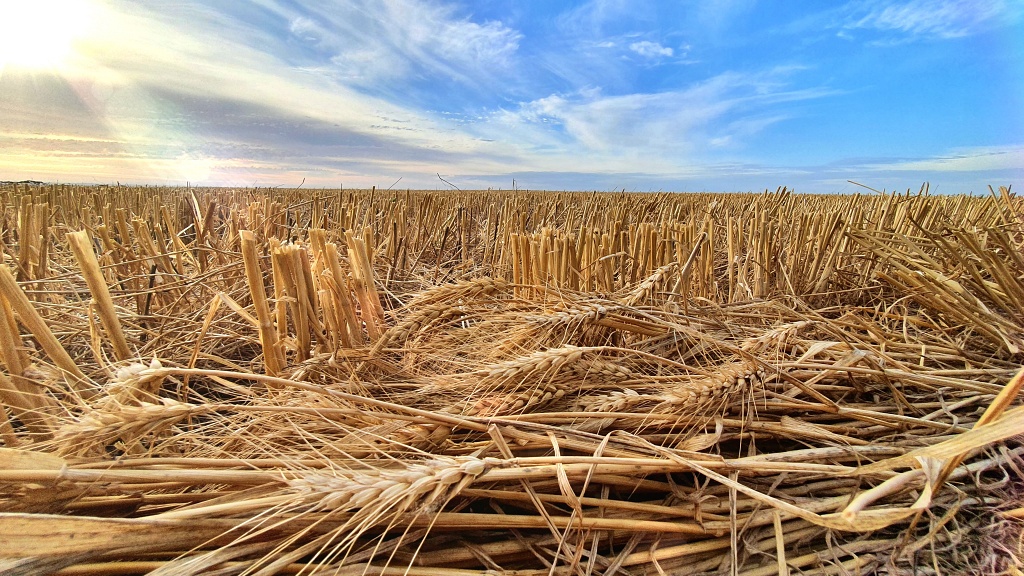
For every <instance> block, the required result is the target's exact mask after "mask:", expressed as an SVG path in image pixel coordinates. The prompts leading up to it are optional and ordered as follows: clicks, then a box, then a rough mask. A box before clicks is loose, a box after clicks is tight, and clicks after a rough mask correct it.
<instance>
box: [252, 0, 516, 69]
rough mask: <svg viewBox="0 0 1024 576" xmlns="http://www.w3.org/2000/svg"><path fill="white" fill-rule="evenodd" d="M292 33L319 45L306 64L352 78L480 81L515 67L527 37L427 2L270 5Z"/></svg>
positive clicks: (499, 24)
mask: <svg viewBox="0 0 1024 576" xmlns="http://www.w3.org/2000/svg"><path fill="white" fill-rule="evenodd" d="M271 5H272V6H273V9H274V10H275V11H278V12H279V13H280V14H281V15H282V16H283V17H286V18H288V19H289V20H290V22H291V24H290V26H289V31H290V32H291V34H292V36H293V37H294V38H295V40H296V41H298V42H299V43H300V44H305V45H307V46H309V47H310V48H312V49H315V50H314V53H313V54H312V55H310V54H305V55H304V56H305V57H306V58H307V59H308V60H310V62H309V63H308V67H309V68H311V69H316V70H317V71H319V72H321V73H328V74H333V75H335V76H336V77H338V78H339V79H342V80H345V81H346V82H347V83H355V84H358V85H362V86H364V87H368V88H376V87H377V86H376V84H377V83H379V82H381V81H387V80H393V79H399V78H403V77H410V76H411V77H422V76H438V77H441V78H442V79H443V80H444V81H450V80H456V81H458V82H460V83H463V84H465V85H471V86H479V85H482V84H484V83H485V80H486V79H487V78H490V77H492V76H493V75H494V74H495V73H496V72H499V71H502V70H505V69H507V68H508V67H510V66H511V65H512V64H513V63H514V56H515V54H516V52H517V51H518V49H519V41H520V40H521V39H522V34H520V33H519V32H518V31H517V30H514V29H512V28H510V27H508V26H506V25H505V24H503V23H502V22H498V21H494V20H488V21H483V22H477V21H473V20H472V19H470V18H469V17H466V16H462V15H460V14H459V13H458V12H457V11H456V9H455V8H454V7H452V6H449V5H444V4H437V3H433V2H424V1H422V0H390V1H385V0H355V1H352V2H342V1H340V0H332V1H330V2H312V1H305V2H297V3H295V4H284V3H276V2H272V3H271Z"/></svg>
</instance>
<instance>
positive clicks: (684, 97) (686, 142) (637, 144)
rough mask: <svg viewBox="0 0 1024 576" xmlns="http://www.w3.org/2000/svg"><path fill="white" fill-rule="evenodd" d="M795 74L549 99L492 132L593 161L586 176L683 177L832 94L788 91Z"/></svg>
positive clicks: (511, 115)
mask: <svg viewBox="0 0 1024 576" xmlns="http://www.w3.org/2000/svg"><path fill="white" fill-rule="evenodd" d="M793 73H794V70H792V69H773V70H770V71H766V72H761V73H752V74H740V73H736V72H726V73H723V74H720V75H717V76H715V77H712V78H710V79H708V80H705V81H702V82H698V83H695V84H694V85H692V86H690V87H688V88H685V89H682V90H673V91H666V92H656V93H635V94H625V95H605V94H604V93H603V92H602V91H600V90H597V89H591V90H582V91H578V92H575V93H571V94H552V95H549V96H547V97H544V98H540V99H537V100H533V101H530V102H527V103H524V104H522V105H521V106H520V107H519V108H518V109H515V110H508V111H504V112H502V113H500V114H498V115H496V116H495V118H493V124H494V125H493V126H491V128H493V129H501V130H508V129H512V128H513V127H515V129H517V130H528V131H529V133H528V134H523V136H524V141H527V142H535V143H543V144H542V145H540V146H538V151H539V152H543V153H545V154H547V155H550V154H552V153H559V154H563V155H564V156H565V157H573V158H577V159H581V158H589V159H591V160H592V162H587V166H588V168H593V167H597V169H598V170H600V169H601V166H603V167H604V168H606V169H612V170H623V169H624V168H625V167H626V166H627V165H636V164H635V163H636V162H637V161H642V162H644V163H645V167H646V168H647V169H652V170H655V169H657V170H665V169H667V168H666V167H667V166H673V167H674V168H672V169H678V168H679V167H680V165H681V164H684V163H693V162H695V161H698V160H699V159H701V158H702V157H704V156H705V152H706V151H707V150H708V149H709V148H723V147H732V148H735V147H736V146H738V145H741V143H740V142H739V141H740V140H742V138H738V137H741V136H749V135H752V134H755V133H757V132H758V131H760V130H762V129H764V128H765V127H767V126H769V125H771V124H773V123H775V122H778V121H781V120H783V119H784V118H785V116H784V115H781V114H778V113H770V111H771V110H772V109H773V107H774V106H777V105H780V104H784V103H787V102H795V101H800V100H808V99H813V98H821V97H823V96H826V95H828V94H830V93H831V91H830V90H828V89H824V88H793V87H791V86H790V85H789V82H788V77H789V76H791V75H792V74H793ZM561 161H562V163H563V165H564V163H565V160H564V159H563V160H561ZM579 161H580V160H577V162H579ZM583 162H586V161H585V160H584V161H583ZM658 163H660V164H661V165H660V166H655V164H658Z"/></svg>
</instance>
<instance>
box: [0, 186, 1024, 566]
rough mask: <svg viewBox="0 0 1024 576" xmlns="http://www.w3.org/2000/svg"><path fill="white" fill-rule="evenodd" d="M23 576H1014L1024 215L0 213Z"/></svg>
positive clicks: (205, 200) (915, 199)
mask: <svg viewBox="0 0 1024 576" xmlns="http://www.w3.org/2000/svg"><path fill="white" fill-rule="evenodd" d="M0 215H2V221H0V243H2V245H0V250H2V252H3V259H4V263H3V265H0V365H2V371H0V402H2V405H3V408H4V409H3V410H2V411H0V442H2V448H0V572H2V573H4V574H24V575H35V574H55V575H65V576H70V575H94V574H95V575H100V574H157V575H170V574H224V575H228V574H231V575H234V574H239V575H242V574H244V575H269V574H342V575H363V574H375V575H385V574H386V575H405V574H408V575H423V576H427V575H438V576H470V575H473V576H478V575H485V574H487V575H490V574H494V575H498V574H502V575H508V576H513V575H514V576H534V575H536V576H542V575H565V576H576V575H580V576H582V575H590V574H594V575H604V576H612V575H616V574H618V575H640V574H652V575H653V574H737V575H745V576H756V575H761V574H764V575H768V574H808V575H821V576H824V575H826V574H878V573H880V574H936V575H938V574H967V573H984V574H1021V570H1022V569H1024V564H1022V560H1021V559H1022V553H1024V546H1022V540H1021V522H1022V520H1024V501H1022V496H1024V484H1022V480H1021V478H1022V476H1024V472H1022V470H1024V458H1022V455H1024V444H1022V443H1021V439H1022V437H1021V431H1022V430H1024V407H1022V406H1021V402H1020V400H1019V392H1020V388H1021V386H1022V381H1024V376H1022V372H1021V367H1022V360H1024V257H1022V254H1024V252H1022V248H1024V203H1022V202H1021V201H1020V200H1019V199H1018V198H1017V197H1016V196H1014V195H1013V194H1012V193H1011V191H1009V190H1007V189H1005V188H1003V189H999V190H992V191H991V194H990V195H988V196H979V197H969V196H938V195H930V194H928V193H927V192H926V191H925V190H922V191H921V192H920V193H917V194H912V193H907V194H872V195H848V196H839V195H799V194H793V193H791V192H789V191H787V190H785V189H779V190H776V191H774V192H770V191H769V192H765V193H762V194H627V193H621V194H619V193H597V192H592V193H578V192H576V193H568V192H563V193H557V192H524V191H467V192H462V191H393V190H376V189H371V190H302V189H295V190H284V189H272V190H268V189H209V188H202V189H190V188H154V187H129V186H96V187H75V186H58V185H44V186H28V185H12V184H8V185H2V186H0Z"/></svg>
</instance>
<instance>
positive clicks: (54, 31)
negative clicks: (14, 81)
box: [0, 0, 90, 72]
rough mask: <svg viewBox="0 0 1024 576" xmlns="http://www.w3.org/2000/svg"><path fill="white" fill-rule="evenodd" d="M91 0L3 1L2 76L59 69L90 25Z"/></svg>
mask: <svg viewBox="0 0 1024 576" xmlns="http://www.w3.org/2000/svg"><path fill="white" fill-rule="evenodd" d="M89 4H90V0H0V72H2V71H3V69H4V68H5V67H7V66H12V67H19V68H26V69H31V70H45V69H59V68H61V67H62V66H63V65H64V64H65V63H66V62H67V61H68V59H69V57H70V56H71V55H72V54H73V53H74V49H75V42H76V41H77V40H79V39H80V38H82V37H84V36H85V34H86V32H87V29H88V27H89V21H90V10H89Z"/></svg>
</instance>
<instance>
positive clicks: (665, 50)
mask: <svg viewBox="0 0 1024 576" xmlns="http://www.w3.org/2000/svg"><path fill="white" fill-rule="evenodd" d="M629 49H630V50H632V51H633V52H636V53H637V54H639V55H641V56H643V57H644V58H659V57H662V56H666V57H671V56H672V54H673V53H674V51H673V50H672V49H671V48H669V47H667V46H662V45H661V44H659V43H657V42H651V41H649V40H644V41H642V42H633V43H632V44H630V45H629Z"/></svg>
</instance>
